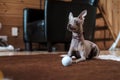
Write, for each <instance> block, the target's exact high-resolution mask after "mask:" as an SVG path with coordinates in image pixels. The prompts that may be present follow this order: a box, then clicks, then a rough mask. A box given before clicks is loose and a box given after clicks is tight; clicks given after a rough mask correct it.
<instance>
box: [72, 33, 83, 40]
mask: <svg viewBox="0 0 120 80" xmlns="http://www.w3.org/2000/svg"><path fill="white" fill-rule="evenodd" d="M82 36H83V32H82V33H78V35H77V36H75V35H72V38H73V39H77V40H79V41H81V40H82V39H83V37H82Z"/></svg>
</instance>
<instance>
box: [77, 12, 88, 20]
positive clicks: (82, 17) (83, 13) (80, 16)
mask: <svg viewBox="0 0 120 80" xmlns="http://www.w3.org/2000/svg"><path fill="white" fill-rule="evenodd" d="M86 15H87V10H84V11H82V12H81V13H80V14H79V16H78V18H80V19H82V20H84V17H85V16H86Z"/></svg>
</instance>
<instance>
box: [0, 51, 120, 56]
mask: <svg viewBox="0 0 120 80" xmlns="http://www.w3.org/2000/svg"><path fill="white" fill-rule="evenodd" d="M66 53H67V52H64V51H63V52H61V51H59V52H58V51H56V52H47V51H1V52H0V56H14V55H38V54H66ZM102 54H105V55H108V54H115V55H117V56H120V50H116V51H108V50H102V51H100V55H102Z"/></svg>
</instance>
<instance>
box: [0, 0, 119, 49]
mask: <svg viewBox="0 0 120 80" xmlns="http://www.w3.org/2000/svg"><path fill="white" fill-rule="evenodd" d="M41 1H42V7H41V8H42V9H43V8H44V7H43V5H44V0H41ZM65 1H71V0H65ZM99 1H100V4H101V6H102V7H103V9H104V13H105V15H106V17H107V19H108V20H109V22H110V24H111V26H112V30H113V32H114V34H115V35H117V34H118V32H119V31H120V5H119V4H120V0H99ZM26 7H27V8H37V9H40V0H0V22H1V23H2V26H3V27H2V29H1V30H0V35H6V36H8V43H9V44H12V45H13V46H15V48H24V42H23V9H24V8H26ZM104 24H105V23H104V21H103V19H99V20H97V23H96V25H97V26H99V25H104ZM12 27H18V29H19V33H18V36H17V37H13V36H11V28H12ZM102 33H104V32H96V33H95V34H96V35H95V37H97V38H99V37H104V35H103V34H102ZM107 36H110V34H109V33H108V34H107ZM111 44H112V42H111V41H110V42H109V41H108V42H107V43H106V46H107V47H110V45H111ZM98 45H99V46H100V47H101V48H104V42H99V43H98Z"/></svg>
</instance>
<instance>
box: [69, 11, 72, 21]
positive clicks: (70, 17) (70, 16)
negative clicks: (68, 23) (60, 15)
mask: <svg viewBox="0 0 120 80" xmlns="http://www.w3.org/2000/svg"><path fill="white" fill-rule="evenodd" d="M71 19H73V14H72V12H70V13H69V20H71Z"/></svg>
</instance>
